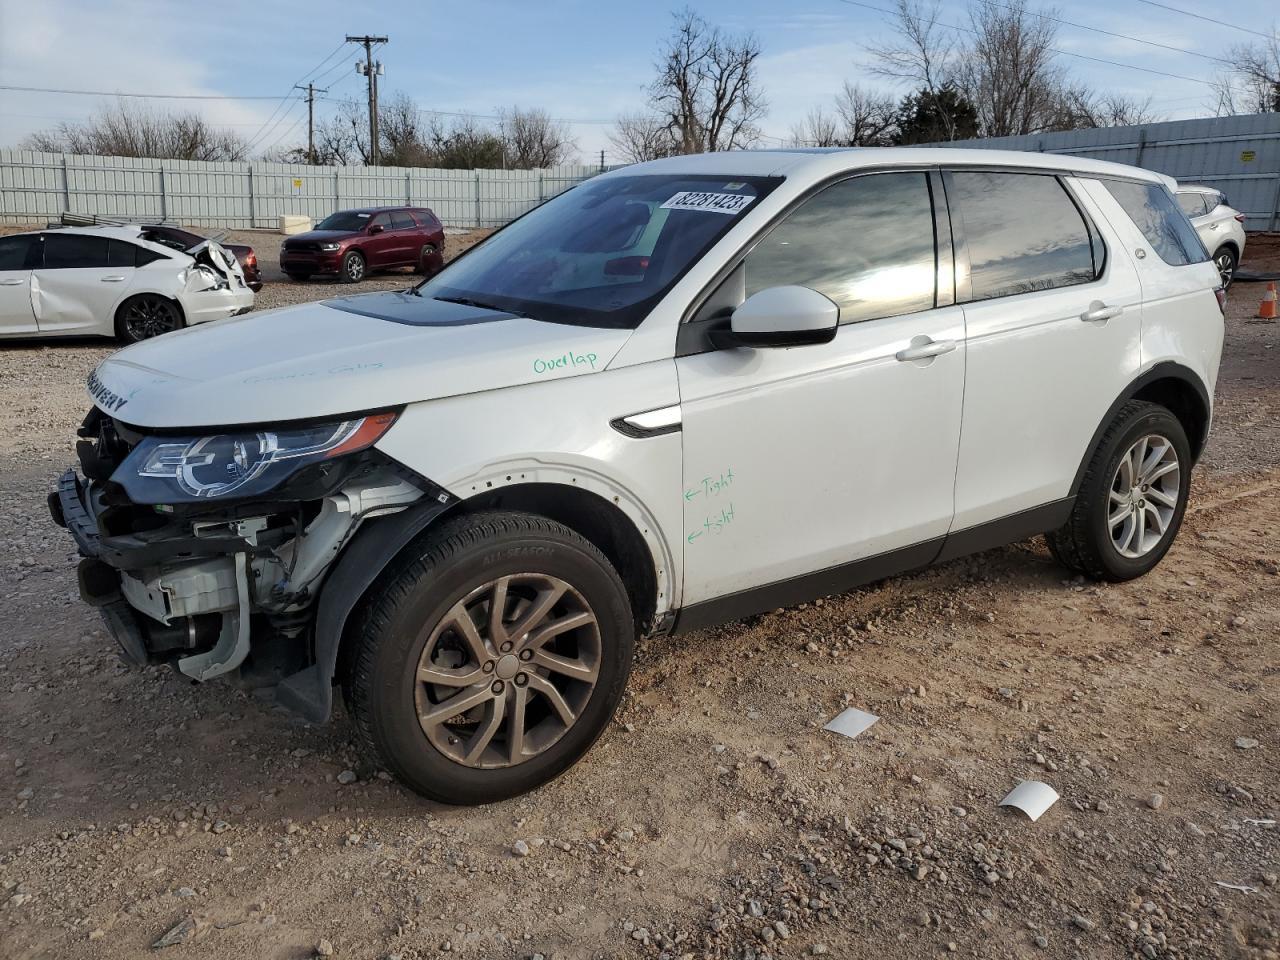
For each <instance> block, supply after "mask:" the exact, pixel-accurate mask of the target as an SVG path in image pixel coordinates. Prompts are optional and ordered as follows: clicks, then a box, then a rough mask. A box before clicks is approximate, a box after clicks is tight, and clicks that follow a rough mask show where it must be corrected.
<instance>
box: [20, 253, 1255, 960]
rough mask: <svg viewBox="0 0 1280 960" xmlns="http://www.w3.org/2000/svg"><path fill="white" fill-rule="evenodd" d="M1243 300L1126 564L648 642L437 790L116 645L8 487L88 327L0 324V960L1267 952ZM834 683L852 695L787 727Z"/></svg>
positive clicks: (323, 731) (1012, 571)
mask: <svg viewBox="0 0 1280 960" xmlns="http://www.w3.org/2000/svg"><path fill="white" fill-rule="evenodd" d="M255 236H256V235H255ZM1278 250H1280V245H1270V246H1268V245H1266V244H1264V243H1261V242H1258V243H1255V245H1254V246H1253V248H1252V249H1251V251H1250V256H1249V257H1248V258H1247V261H1248V262H1247V264H1246V265H1247V266H1251V267H1254V268H1266V267H1270V268H1272V269H1274V268H1275V267H1276V266H1277V265H1280V255H1277V251H1278ZM271 252H272V251H271V248H270V246H269V245H268V244H267V243H266V242H265V241H264V243H263V244H262V245H260V247H259V255H260V256H261V257H262V258H263V259H264V261H266V260H267V256H268V255H269V254H270V253H271ZM268 279H271V275H270V274H268ZM375 282H376V283H386V284H387V285H389V286H395V285H398V284H400V283H403V282H404V279H403V278H390V279H387V280H380V281H375ZM372 286H373V284H372V283H370V284H365V285H364V287H363V288H364V289H369V288H372ZM328 292H329V291H328V289H327V288H326V286H325V285H323V284H289V283H287V282H285V283H269V284H268V286H267V287H266V289H265V290H264V292H263V296H262V297H261V298H260V300H259V303H260V305H262V306H267V305H274V304H276V303H280V302H292V300H293V299H294V298H296V299H303V298H307V297H309V296H311V295H312V294H315V295H321V296H323V295H325V294H327V293H328ZM1260 296H1261V287H1260V285H1257V284H1244V283H1241V284H1237V286H1236V287H1235V289H1233V291H1232V293H1231V297H1230V302H1229V307H1228V324H1227V347H1226V356H1225V358H1224V364H1223V370H1222V376H1221V379H1220V382H1219V386H1218V402H1219V406H1218V412H1217V415H1216V420H1215V425H1214V434H1213V438H1212V440H1211V443H1210V447H1209V449H1208V452H1207V454H1206V457H1205V459H1204V461H1203V463H1202V466H1201V467H1200V468H1199V469H1198V470H1197V471H1196V474H1195V478H1194V487H1193V495H1192V496H1193V499H1192V505H1191V508H1190V510H1189V512H1188V516H1187V520H1186V523H1185V525H1184V527H1183V531H1182V534H1181V536H1180V538H1179V540H1178V542H1177V543H1176V544H1175V546H1174V548H1173V550H1172V551H1171V552H1170V554H1169V556H1168V557H1167V558H1166V560H1165V562H1164V563H1163V564H1162V565H1161V566H1160V567H1159V568H1158V569H1157V570H1156V571H1155V572H1154V573H1152V574H1151V575H1149V576H1147V577H1146V578H1144V579H1142V580H1139V581H1135V582H1133V583H1129V584H1122V585H1098V584H1093V583H1087V582H1084V581H1082V580H1079V579H1067V578H1065V576H1064V573H1063V571H1062V570H1061V569H1060V568H1058V567H1057V566H1055V565H1054V564H1053V563H1052V561H1051V560H1050V559H1049V556H1048V553H1047V551H1046V549H1045V548H1044V545H1043V543H1042V542H1041V541H1039V540H1033V541H1028V542H1025V543H1020V544H1015V545H1013V546H1010V547H1006V548H1003V549H999V550H993V551H990V552H988V553H985V554H982V555H979V556H976V557H971V558H967V559H964V560H960V561H957V562H954V563H951V564H947V565H945V566H941V567H938V568H935V569H932V570H929V571H925V572H923V573H919V574H916V575H913V576H907V577H901V578H898V579H895V580H891V581H887V582H884V583H881V584H877V585H874V586H871V587H869V588H866V589H864V590H860V591H856V592H853V593H849V594H845V595H841V596H836V597H830V598H827V599H825V600H823V601H818V602H815V603H812V604H806V605H802V606H799V607H795V608H790V609H787V610H780V611H776V612H773V613H770V614H767V615H763V616H759V617H755V618H752V619H750V620H748V621H744V622H741V623H736V624H732V625H729V626H725V627H721V628H718V629H715V630H711V631H706V632H704V633H701V634H697V635H693V636H688V637H682V638H677V639H670V638H665V639H659V640H653V641H649V642H646V643H644V644H642V645H641V648H640V651H639V654H638V657H637V662H636V666H635V671H634V673H633V676H632V683H631V686H630V689H629V692H628V694H627V697H626V699H625V700H624V703H623V707H622V709H621V712H620V714H619V717H618V721H617V723H616V724H615V725H613V726H612V727H611V729H610V730H609V731H608V732H607V733H606V734H605V736H604V737H603V738H602V739H601V741H600V742H599V743H598V744H597V746H596V747H595V748H594V749H593V751H592V752H591V753H590V754H589V755H588V757H587V758H586V759H585V760H584V761H583V762H581V763H580V764H578V765H577V766H576V767H575V768H574V769H573V770H571V771H570V772H569V773H568V774H566V775H565V776H564V777H562V778H560V779H559V780H557V781H556V782H554V783H552V784H551V785H549V786H548V787H546V788H544V789H542V790H540V791H538V792H537V793H535V794H532V795H530V796H526V797H523V798H519V799H516V800H512V801H509V802H505V803H501V804H496V805H493V806H490V807H486V808H481V809H461V810H460V809H451V808H447V807H441V806H437V805H433V804H430V803H426V802H424V801H422V800H420V799H418V798H417V797H415V796H413V795H411V794H409V793H407V792H406V791H404V790H402V789H400V788H399V787H398V786H397V785H396V784H394V783H393V782H390V781H389V780H387V779H385V778H384V777H380V776H374V777H372V778H370V779H361V778H360V777H357V776H356V775H355V774H354V773H353V772H352V771H355V770H358V769H360V766H361V765H360V762H359V761H360V758H359V757H358V756H357V755H356V753H355V748H354V743H353V741H352V738H351V732H350V729H349V727H348V725H347V722H346V720H345V718H343V717H342V716H339V717H338V718H337V719H336V720H335V722H334V723H332V724H330V725H328V726H326V727H314V726H311V725H308V724H306V723H303V722H301V721H299V720H298V719H296V718H294V717H292V716H291V715H289V714H287V713H286V712H284V711H282V710H280V709H279V708H277V707H275V706H274V705H273V704H272V703H271V702H270V701H269V700H267V699H262V698H259V697H256V696H252V695H249V694H247V693H245V692H242V691H241V690H239V689H237V688H236V687H234V686H232V685H230V684H227V683H216V684H210V685H208V686H204V687H199V688H195V687H192V686H190V685H188V684H186V683H184V682H183V681H182V680H180V679H179V678H178V677H177V676H176V675H175V674H174V673H173V672H172V671H170V670H167V669H159V668H156V669H148V670H144V671H130V670H127V669H125V668H123V667H122V666H121V665H120V664H119V662H118V661H117V659H116V657H115V654H114V652H113V651H112V649H111V641H110V640H109V639H108V638H107V637H106V636H105V634H104V632H103V630H102V628H101V626H100V624H99V622H98V620H97V619H96V617H95V615H94V614H93V613H92V612H91V611H90V610H88V609H87V608H86V607H84V606H83V605H81V604H80V603H79V601H78V599H77V597H76V588H75V579H74V575H73V566H74V561H75V552H74V548H73V546H72V544H71V541H70V539H69V538H68V537H67V535H66V534H65V533H64V532H63V531H61V530H58V529H57V528H55V527H53V526H52V525H51V524H50V523H49V521H48V518H47V515H46V513H45V509H44V505H43V500H44V493H45V491H46V490H47V489H48V482H49V480H50V478H51V477H52V476H53V475H54V474H55V473H56V472H57V471H58V470H60V469H61V468H62V467H63V466H64V465H65V464H66V463H67V462H68V461H70V460H71V459H72V457H73V450H72V444H73V439H74V437H73V432H74V427H75V425H76V423H77V422H78V420H79V418H80V417H81V415H82V414H83V412H84V408H85V407H86V401H85V399H84V396H83V390H82V383H83V378H84V376H85V375H86V374H87V372H88V371H89V369H90V368H91V367H92V365H93V364H94V363H95V362H96V361H97V360H98V359H100V358H101V357H102V356H103V355H104V354H105V353H106V352H107V351H108V350H109V349H110V345H102V344H93V345H87V344H84V343H81V344H57V345H52V344H50V345H6V347H5V349H4V360H5V361H6V362H5V363H3V364H2V365H0V415H2V416H3V417H5V420H6V422H5V423H4V424H3V427H4V429H3V430H2V431H0V451H2V452H3V459H2V461H0V492H3V494H4V495H5V496H6V497H7V503H8V505H9V506H8V509H6V510H5V511H3V513H0V537H3V538H4V540H5V541H6V542H7V543H8V545H9V549H8V550H7V551H6V552H5V554H4V556H3V557H2V558H0V568H2V569H3V572H4V580H3V591H4V594H3V599H4V609H5V611H6V613H7V615H8V616H7V617H6V623H5V630H4V632H3V634H0V716H3V717H4V718H5V721H6V722H5V723H4V724H2V725H0V811H2V812H3V818H2V819H0V957H5V958H32V960H34V958H45V957H59V958H63V957H69V958H76V957H94V958H99V957H105V958H123V957H134V956H141V955H144V954H149V953H151V952H152V951H153V950H160V951H163V952H166V953H167V952H172V953H173V955H175V956H181V957H209V958H214V957H217V958H223V957H227V956H250V957H273V958H274V957H278V958H302V957H310V956H316V955H318V956H329V955H333V956H338V957H361V958H389V957H400V958H403V960H421V958H429V957H430V958H434V957H441V956H460V957H465V958H475V960H490V958H529V957H538V956H541V957H544V958H545V957H552V956H554V957H559V958H561V960H570V958H579V957H584V958H585V957H590V958H606V957H608V958H614V957H623V958H650V960H656V958H662V957H665V958H677V957H680V958H734V960H741V958H757V960H761V958H765V957H770V958H779V960H781V958H795V957H801V956H813V955H822V954H826V955H830V956H836V957H853V958H877V960H879V958H903V960H906V958H913V960H914V958H919V957H928V956H947V955H951V954H953V953H954V954H956V955H960V956H965V957H984V958H1004V957H1011V958H1022V957H1048V958H1113V957H1114V958H1128V957H1136V958H1186V960H1192V958H1196V960H1198V958H1205V957H1221V958H1246V957H1247V958H1267V960H1276V958H1278V957H1280V886H1277V872H1278V871H1280V827H1277V825H1276V823H1275V821H1276V820H1278V819H1280V753H1278V751H1280V688H1278V687H1280V667H1278V666H1277V664H1280V641H1278V640H1277V635H1278V631H1280V604H1277V599H1278V598H1280V566H1278V565H1277V564H1278V563H1280V551H1278V550H1277V548H1276V542H1277V533H1278V532H1280V442H1278V441H1280V436H1277V431H1278V429H1280V428H1278V427H1277V424H1278V423H1280V373H1278V371H1277V357H1276V352H1275V351H1276V344H1277V342H1278V340H1277V329H1278V328H1277V325H1276V324H1275V323H1270V324H1266V323H1257V322H1253V321H1252V320H1251V319H1250V318H1251V317H1252V315H1253V313H1254V312H1255V311H1256V308H1257V302H1258V299H1259V298H1260ZM277 298H279V299H277ZM849 705H854V706H858V707H860V708H862V709H865V710H869V711H871V712H873V713H875V714H877V715H879V716H880V717H881V718H882V719H881V720H880V722H879V723H877V724H876V725H875V726H874V727H872V728H871V729H870V730H869V731H868V732H866V733H864V734H862V735H861V736H860V737H858V739H857V740H854V741H848V740H844V739H841V738H838V737H835V736H833V735H831V734H829V733H825V732H823V731H822V730H821V727H822V725H823V723H825V722H826V720H828V719H830V718H831V717H832V716H833V715H834V714H835V713H837V712H838V711H839V710H840V709H842V708H843V707H845V706H849ZM1023 778H1033V779H1041V780H1045V781H1047V782H1049V783H1050V784H1052V785H1053V786H1054V787H1055V788H1056V789H1057V790H1058V791H1059V792H1060V793H1061V795H1062V799H1061V800H1060V801H1059V802H1058V803H1057V804H1055V805H1054V806H1053V807H1052V808H1051V809H1050V810H1049V811H1048V812H1047V813H1046V814H1045V815H1044V816H1043V817H1042V818H1041V819H1040V820H1039V821H1038V822H1036V823H1031V822H1029V821H1028V820H1027V819H1026V818H1024V817H1023V816H1022V815H1021V814H1018V813H1016V812H1014V811H1012V810H1010V809H1008V808H999V807H997V805H996V804H997V803H998V801H999V800H1000V798H1001V797H1002V796H1003V795H1004V794H1005V792H1006V791H1007V790H1008V789H1009V788H1010V787H1012V786H1013V785H1014V784H1016V783H1017V782H1018V781H1019V780H1020V779H1023ZM1221 884H1229V885H1231V886H1223V885H1221ZM1241 888H1243V889H1241ZM165 944H172V946H164V945H165ZM155 945H159V946H155Z"/></svg>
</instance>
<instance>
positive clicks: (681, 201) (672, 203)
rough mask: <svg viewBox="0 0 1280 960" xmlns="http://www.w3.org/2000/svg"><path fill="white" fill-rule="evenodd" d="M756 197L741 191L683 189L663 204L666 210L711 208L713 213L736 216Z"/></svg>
mask: <svg viewBox="0 0 1280 960" xmlns="http://www.w3.org/2000/svg"><path fill="white" fill-rule="evenodd" d="M754 199H755V197H748V196H745V195H744V194H741V193H702V192H700V191H696V190H682V191H681V192H680V193H677V194H676V195H675V196H674V197H672V198H671V199H670V200H668V201H667V202H666V203H664V204H663V205H662V209H664V210H709V211H710V212H712V213H727V214H728V215H729V216H731V217H732V216H736V215H737V214H739V213H741V212H742V210H743V208H745V207H747V206H748V205H749V204H750V203H751V201H752V200H754Z"/></svg>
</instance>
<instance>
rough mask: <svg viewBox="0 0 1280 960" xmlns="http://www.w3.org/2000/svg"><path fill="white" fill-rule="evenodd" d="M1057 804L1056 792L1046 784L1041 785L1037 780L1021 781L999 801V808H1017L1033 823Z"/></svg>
mask: <svg viewBox="0 0 1280 960" xmlns="http://www.w3.org/2000/svg"><path fill="white" fill-rule="evenodd" d="M1057 802H1058V791H1056V790H1054V789H1053V787H1051V786H1049V785H1048V784H1047V783H1041V782H1040V781H1039V780H1023V781H1022V782H1021V783H1020V784H1018V785H1017V786H1016V787H1014V788H1013V789H1012V790H1010V791H1009V795H1008V796H1006V797H1005V798H1004V799H1003V800H1001V801H1000V806H1002V807H1017V808H1018V809H1019V810H1021V811H1022V812H1023V813H1025V814H1026V815H1027V816H1028V817H1030V818H1031V820H1032V822H1034V821H1036V820H1039V819H1040V815H1041V814H1043V813H1044V812H1045V811H1046V810H1048V809H1049V808H1050V807H1052V806H1053V805H1054V804H1055V803H1057Z"/></svg>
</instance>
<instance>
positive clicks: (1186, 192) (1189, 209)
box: [1176, 183, 1244, 288]
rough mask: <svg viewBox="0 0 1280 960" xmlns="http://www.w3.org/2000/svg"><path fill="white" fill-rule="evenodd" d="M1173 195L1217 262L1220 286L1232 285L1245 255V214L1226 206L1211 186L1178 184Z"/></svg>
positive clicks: (1223, 198) (1218, 191)
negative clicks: (1176, 190) (1241, 259)
mask: <svg viewBox="0 0 1280 960" xmlns="http://www.w3.org/2000/svg"><path fill="white" fill-rule="evenodd" d="M1176 196H1177V199H1178V206H1180V207H1181V208H1182V211H1183V213H1185V214H1186V215H1187V218H1188V219H1189V220H1190V221H1191V225H1192V226H1193V227H1195V228H1196V234H1197V235H1198V236H1199V237H1200V241H1201V242H1202V243H1203V244H1204V248H1205V249H1206V250H1208V251H1209V256H1211V257H1212V258H1213V262H1214V263H1215V264H1216V265H1217V267H1218V273H1219V274H1221V276H1222V285H1223V287H1224V288H1225V287H1229V286H1231V281H1232V279H1233V278H1234V277H1235V275H1236V267H1238V266H1239V265H1240V258H1241V257H1243V256H1244V214H1243V213H1241V212H1240V211H1239V210H1235V209H1232V208H1231V207H1229V206H1228V205H1227V198H1226V197H1224V196H1223V195H1222V191H1220V190H1215V189H1214V188H1213V187H1201V186H1196V185H1194V184H1185V183H1184V184H1179V185H1178V192H1177V194H1176Z"/></svg>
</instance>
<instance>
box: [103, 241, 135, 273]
mask: <svg viewBox="0 0 1280 960" xmlns="http://www.w3.org/2000/svg"><path fill="white" fill-rule="evenodd" d="M138 252H139V249H138V247H135V246H134V245H133V244H132V243H129V242H128V241H127V240H112V241H111V242H110V246H109V247H108V248H107V266H109V267H132V266H133V265H134V264H135V263H136V262H137V256H138Z"/></svg>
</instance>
